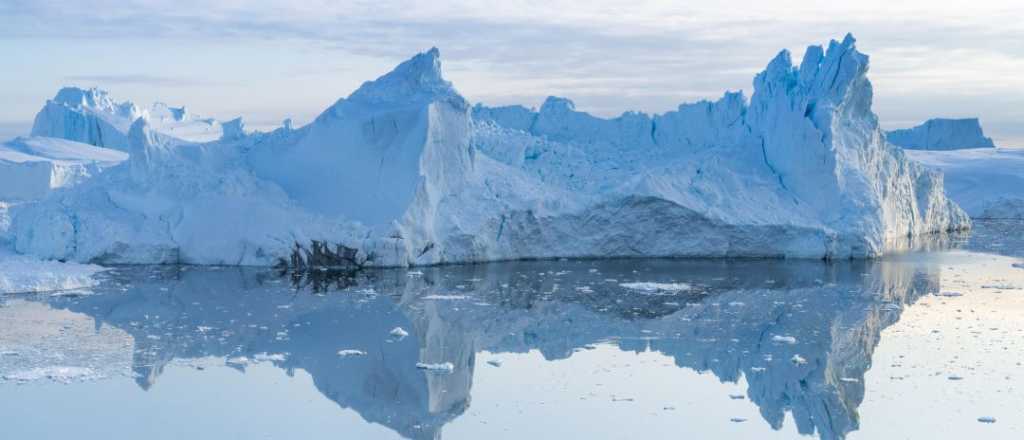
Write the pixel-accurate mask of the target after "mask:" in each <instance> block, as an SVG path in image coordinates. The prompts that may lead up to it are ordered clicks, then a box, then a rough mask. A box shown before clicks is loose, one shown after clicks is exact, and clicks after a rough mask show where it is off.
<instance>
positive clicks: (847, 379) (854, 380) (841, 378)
mask: <svg viewBox="0 0 1024 440" xmlns="http://www.w3.org/2000/svg"><path fill="white" fill-rule="evenodd" d="M839 380H841V381H843V382H853V383H856V382H860V379H857V378H855V377H840V378H839Z"/></svg>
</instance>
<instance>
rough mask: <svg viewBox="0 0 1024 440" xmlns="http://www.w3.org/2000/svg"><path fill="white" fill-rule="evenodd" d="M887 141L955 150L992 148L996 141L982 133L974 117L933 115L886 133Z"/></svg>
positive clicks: (912, 146) (915, 148)
mask: <svg viewBox="0 0 1024 440" xmlns="http://www.w3.org/2000/svg"><path fill="white" fill-rule="evenodd" d="M886 138H887V139H888V140H889V142H891V143H893V144H895V145H898V146H900V147H903V148H909V149H914V150H958V149H962V148H992V147H995V146H996V145H995V144H994V143H993V142H992V139H991V138H987V137H985V134H984V133H983V132H982V131H981V124H980V123H979V122H978V119H977V118H966V119H943V118H935V119H929V120H927V121H925V123H924V124H921V125H918V126H916V127H911V128H904V129H900V130H893V131H889V132H887V133H886Z"/></svg>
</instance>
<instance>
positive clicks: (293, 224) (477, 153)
mask: <svg viewBox="0 0 1024 440" xmlns="http://www.w3.org/2000/svg"><path fill="white" fill-rule="evenodd" d="M867 68H868V58H867V56H865V55H863V54H861V53H860V52H858V51H857V50H856V48H855V47H854V39H853V37H852V36H848V37H847V38H846V39H844V40H843V41H842V42H837V41H833V42H831V43H830V45H829V47H828V49H827V50H825V49H823V48H822V47H819V46H812V47H810V48H809V49H808V50H807V52H806V55H805V57H804V60H803V61H802V62H801V64H800V65H799V66H798V67H797V66H794V65H793V63H792V61H791V60H790V55H789V52H788V51H783V52H781V53H780V54H779V55H778V56H777V57H776V58H775V59H774V60H773V61H772V62H771V63H770V64H769V65H768V67H767V68H766V70H765V71H764V72H762V73H760V74H759V75H758V76H757V77H756V78H755V81H754V93H753V95H752V97H751V98H750V102H749V104H748V103H747V101H746V99H745V98H744V96H743V95H742V94H741V93H727V94H725V95H724V96H723V97H722V98H721V99H719V100H718V101H715V102H699V103H696V104H684V105H681V106H680V107H679V109H678V110H677V111H673V112H669V113H665V114H661V115H655V116H653V117H652V116H649V115H646V114H643V113H635V112H630V113H626V114H623V115H622V116H620V117H618V118H613V119H602V118H597V117H594V116H591V115H589V114H586V113H584V112H579V111H577V110H576V109H575V108H574V106H573V104H572V102H571V101H569V100H568V99H564V98H550V99H548V101H547V102H545V104H544V105H543V106H542V107H541V109H540V110H539V111H532V110H528V109H525V108H521V107H504V108H497V109H490V108H487V107H484V106H477V107H475V108H471V107H470V106H469V104H468V103H467V101H466V100H465V99H464V98H463V97H462V96H461V95H459V93H458V92H457V91H456V90H455V88H454V87H453V86H452V84H451V83H450V82H448V81H446V80H445V79H444V78H443V75H442V72H441V62H440V54H439V52H438V50H437V49H432V50H430V51H427V52H424V53H421V54H418V55H416V56H415V57H413V58H412V59H410V60H408V61H406V62H404V63H402V64H400V65H399V66H398V67H397V68H395V70H394V71H392V72H390V73H388V74H386V75H384V76H381V77H380V78H378V79H376V80H374V81H369V82H366V83H364V84H363V85H362V86H361V87H360V88H359V89H358V90H356V91H355V92H353V93H352V94H351V95H350V96H349V97H347V98H344V99H340V100H338V101H337V102H336V103H335V104H334V105H332V106H331V107H330V108H328V109H327V110H325V111H324V112H323V113H322V114H321V115H320V116H319V117H317V118H316V120H314V121H313V122H312V123H311V124H309V125H308V126H305V127H301V128H295V129H293V128H291V127H285V128H281V129H278V130H276V131H274V132H271V133H257V134H252V135H248V136H245V137H243V138H237V139H230V138H231V136H227V137H225V139H223V140H220V141H217V142H209V143H203V144H195V143H184V142H180V141H179V139H178V138H175V137H174V136H171V135H168V134H167V133H166V131H161V127H160V126H159V125H157V124H155V123H154V122H153V120H152V118H149V119H146V118H142V119H140V120H138V121H136V122H135V123H133V124H132V126H131V127H130V129H129V130H128V135H127V137H126V143H127V146H126V149H128V150H129V151H130V155H131V159H130V161H129V164H128V166H121V167H118V168H117V169H116V170H112V172H110V173H105V174H104V175H103V176H101V178H99V179H93V180H91V181H89V182H88V183H87V184H85V185H81V186H79V187H77V188H75V189H74V190H72V191H67V192H63V193H61V194H60V196H59V197H54V198H51V200H47V201H46V202H44V203H41V204H38V205H33V206H30V207H27V208H25V209H19V210H18V211H17V213H16V215H15V217H14V220H13V226H12V228H13V231H14V236H15V237H16V246H17V249H18V251H20V252H23V253H31V254H35V255H40V256H44V257H48V258H60V259H69V260H74V261H83V262H106V263H114V262H123V263H166V262H183V263H195V264H256V265H266V264H275V263H284V264H295V265H299V266H303V267H304V266H305V265H307V264H316V262H318V261H326V260H330V261H334V260H338V259H348V260H352V261H358V262H359V263H360V264H366V265H377V266H405V265H423V264H437V263H451V262H475V261H490V260H503V259H519V258H555V257H654V256H672V257H692V256H714V257H732V256H758V257H806V258H822V257H826V258H837V257H873V256H878V255H882V254H884V253H887V252H892V251H897V250H900V249H904V248H906V247H907V246H909V245H911V244H913V242H915V241H919V239H918V238H916V237H919V236H922V235H926V234H931V233H935V232H942V231H946V230H950V229H958V228H965V227H967V226H968V225H969V220H968V218H967V216H966V215H965V214H964V213H963V212H962V211H961V210H960V208H958V207H957V206H956V205H955V204H953V203H952V202H950V201H949V200H947V199H946V197H945V194H944V192H943V180H942V175H941V174H940V173H936V172H931V171H928V170H926V169H924V168H922V167H921V166H919V165H918V164H917V163H915V162H912V161H909V160H907V159H906V157H905V156H904V154H903V152H902V151H901V150H899V149H897V148H894V147H892V146H891V145H889V144H888V143H887V142H885V139H884V135H883V133H882V131H881V130H880V129H879V127H878V122H877V118H876V117H875V115H874V114H873V113H872V111H871V99H872V90H871V85H870V83H869V82H868V80H867V77H866V73H867ZM175 117H181V118H186V119H187V117H188V116H187V115H175Z"/></svg>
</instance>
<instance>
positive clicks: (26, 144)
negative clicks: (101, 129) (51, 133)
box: [0, 137, 128, 201]
mask: <svg viewBox="0 0 1024 440" xmlns="http://www.w3.org/2000/svg"><path fill="white" fill-rule="evenodd" d="M127 159H128V155H127V154H125V153H123V152H121V151H117V150H111V149H107V148H99V147H94V146H92V145H89V144H83V143H79V142H73V141H68V140H64V139H57V138H45V137H28V138H26V137H19V138H16V139H14V140H11V141H8V142H6V143H2V144H0V200H4V201H25V200H36V199H40V198H43V197H45V196H46V195H47V194H49V192H50V191H51V190H54V189H57V188H63V187H70V186H74V185H77V184H79V183H81V182H83V181H85V180H86V179H88V178H90V177H91V176H93V175H95V174H97V173H100V172H102V171H104V170H105V169H107V168H110V167H112V166H114V165H117V164H119V163H121V162H123V161H125V160H127Z"/></svg>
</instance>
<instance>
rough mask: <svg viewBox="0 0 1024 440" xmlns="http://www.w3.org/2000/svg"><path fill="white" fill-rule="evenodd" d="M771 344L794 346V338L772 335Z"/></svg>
mask: <svg viewBox="0 0 1024 440" xmlns="http://www.w3.org/2000/svg"><path fill="white" fill-rule="evenodd" d="M772 342H782V343H784V344H790V345H792V344H796V338H795V337H792V336H782V335H774V336H772Z"/></svg>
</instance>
